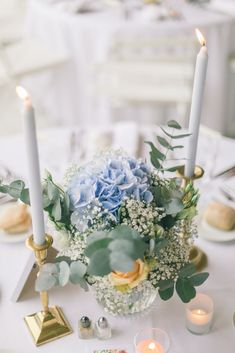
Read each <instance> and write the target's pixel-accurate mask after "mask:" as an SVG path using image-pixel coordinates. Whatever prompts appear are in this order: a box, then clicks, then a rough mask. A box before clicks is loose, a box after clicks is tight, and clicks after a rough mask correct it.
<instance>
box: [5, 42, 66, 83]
mask: <svg viewBox="0 0 235 353" xmlns="http://www.w3.org/2000/svg"><path fill="white" fill-rule="evenodd" d="M67 59H68V58H67V55H66V54H65V53H55V52H53V51H51V50H49V49H48V48H47V47H45V46H44V45H43V44H41V43H40V42H39V41H38V40H36V39H22V40H20V41H17V42H14V43H11V44H9V45H6V46H2V47H1V48H0V60H1V62H2V64H3V65H4V66H5V68H6V70H7V72H8V75H9V77H10V78H11V79H15V80H17V81H19V80H20V79H21V78H22V77H25V76H28V75H32V74H35V73H37V72H40V71H44V70H49V69H51V68H54V67H55V66H57V65H61V64H63V63H65V62H66V61H67Z"/></svg>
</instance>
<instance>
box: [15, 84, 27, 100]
mask: <svg viewBox="0 0 235 353" xmlns="http://www.w3.org/2000/svg"><path fill="white" fill-rule="evenodd" d="M16 93H17V94H18V96H19V97H20V99H22V100H24V101H25V100H27V99H29V94H28V92H27V91H26V89H25V88H24V87H21V86H17V87H16Z"/></svg>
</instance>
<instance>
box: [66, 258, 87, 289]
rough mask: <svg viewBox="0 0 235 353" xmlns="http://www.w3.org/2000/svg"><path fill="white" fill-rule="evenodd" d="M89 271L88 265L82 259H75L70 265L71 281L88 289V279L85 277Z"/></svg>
mask: <svg viewBox="0 0 235 353" xmlns="http://www.w3.org/2000/svg"><path fill="white" fill-rule="evenodd" d="M86 271H87V267H86V265H84V264H83V263H82V262H80V261H74V262H72V263H71V265H70V282H72V283H73V284H78V283H79V284H80V285H81V287H82V288H84V289H85V290H87V289H88V286H87V283H86V280H85V278H84V276H85V274H86Z"/></svg>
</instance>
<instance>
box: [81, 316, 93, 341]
mask: <svg viewBox="0 0 235 353" xmlns="http://www.w3.org/2000/svg"><path fill="white" fill-rule="evenodd" d="M78 337H79V338H82V339H89V338H92V337H93V328H92V324H91V320H90V319H89V318H88V317H87V316H83V317H82V318H81V319H80V320H79V324H78Z"/></svg>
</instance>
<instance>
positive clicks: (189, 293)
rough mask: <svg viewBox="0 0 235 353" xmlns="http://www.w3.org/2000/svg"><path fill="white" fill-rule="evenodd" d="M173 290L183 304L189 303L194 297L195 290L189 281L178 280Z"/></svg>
mask: <svg viewBox="0 0 235 353" xmlns="http://www.w3.org/2000/svg"><path fill="white" fill-rule="evenodd" d="M175 289H176V291H177V293H178V295H179V297H180V299H181V300H182V302H183V303H188V302H190V300H191V299H193V298H194V297H195V296H196V290H195V288H194V287H193V286H192V284H191V283H190V280H188V279H184V278H180V277H179V278H178V279H177V281H176V286H175Z"/></svg>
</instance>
